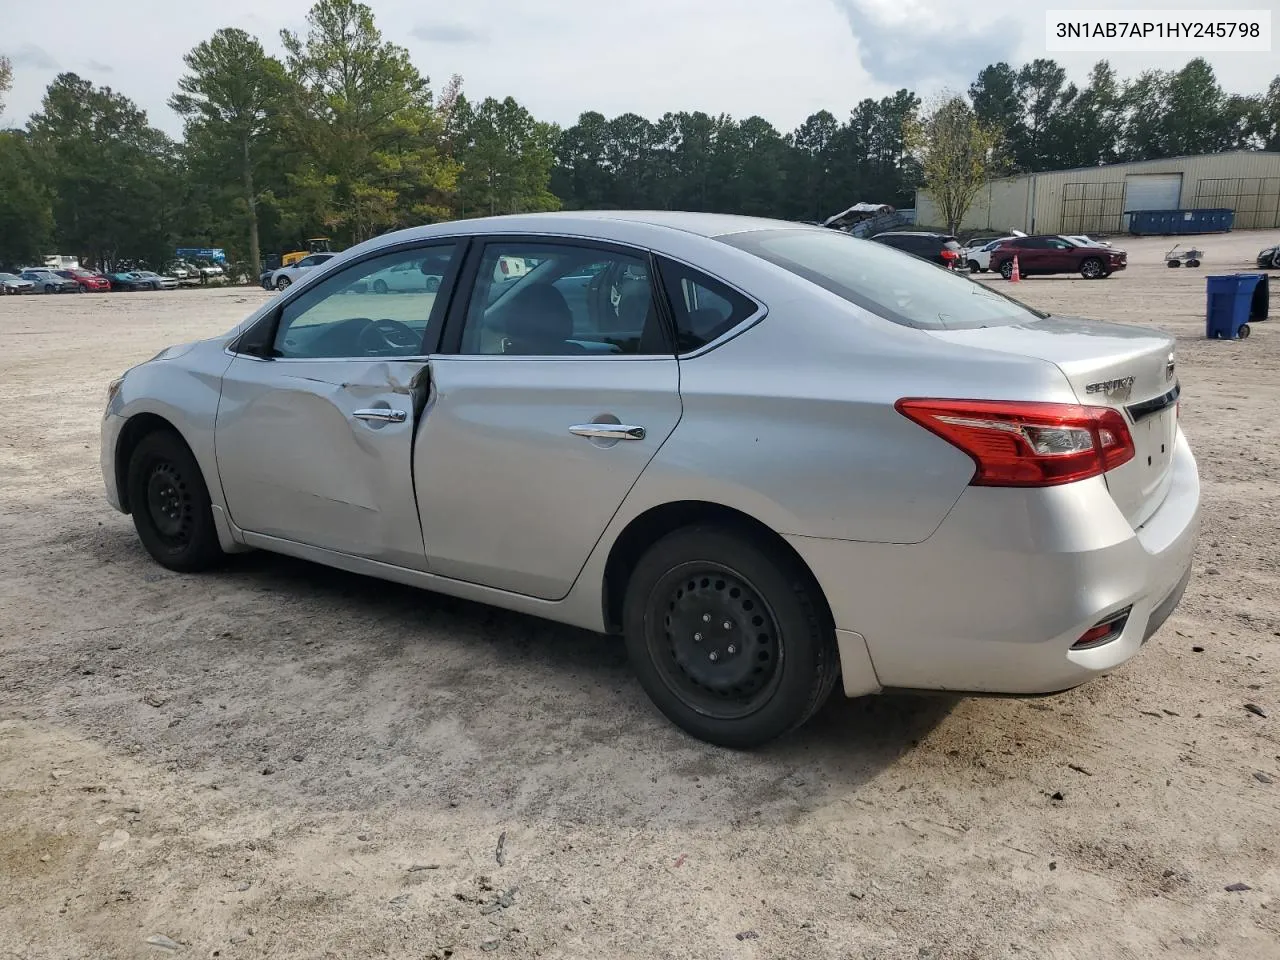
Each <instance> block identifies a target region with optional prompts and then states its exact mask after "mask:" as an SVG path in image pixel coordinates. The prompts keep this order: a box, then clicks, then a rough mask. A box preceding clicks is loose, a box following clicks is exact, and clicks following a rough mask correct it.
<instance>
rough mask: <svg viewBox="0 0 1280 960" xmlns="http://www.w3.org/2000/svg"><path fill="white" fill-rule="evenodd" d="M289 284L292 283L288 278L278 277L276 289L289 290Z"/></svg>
mask: <svg viewBox="0 0 1280 960" xmlns="http://www.w3.org/2000/svg"><path fill="white" fill-rule="evenodd" d="M291 283H293V281H292V280H290V279H289V278H288V277H280V278H279V279H277V280H276V289H277V290H287V289H289V284H291Z"/></svg>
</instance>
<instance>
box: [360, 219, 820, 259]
mask: <svg viewBox="0 0 1280 960" xmlns="http://www.w3.org/2000/svg"><path fill="white" fill-rule="evenodd" d="M825 229H827V228H825V227H815V226H811V225H809V224H804V223H795V222H792V221H789V220H769V219H765V218H763V217H743V216H737V215H735V214H727V213H690V212H687V211H679V210H572V211H567V210H566V211H558V212H555V213H522V214H509V215H506V216H499V217H477V218H475V219H471V220H451V221H447V222H444V223H435V224H431V225H429V226H421V227H410V228H408V229H406V230H399V231H396V232H395V233H389V234H383V235H382V236H380V237H376V238H374V239H373V240H371V241H368V247H367V248H366V249H372V248H374V247H378V246H382V245H383V244H385V243H392V242H404V241H411V240H417V239H430V238H431V237H436V236H459V235H464V234H473V233H504V232H510V233H547V234H564V235H568V236H573V235H583V236H590V237H600V238H604V239H609V238H613V239H618V240H633V241H643V240H645V239H656V238H657V237H659V236H661V235H662V234H669V233H670V232H672V231H678V232H681V233H688V234H695V235H697V236H702V237H708V238H710V237H720V236H725V235H727V234H734V233H748V232H751V231H755V230H808V231H814V230H825ZM360 246H361V247H365V244H361V245H360Z"/></svg>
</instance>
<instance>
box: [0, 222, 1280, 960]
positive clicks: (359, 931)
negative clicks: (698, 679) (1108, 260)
mask: <svg viewBox="0 0 1280 960" xmlns="http://www.w3.org/2000/svg"><path fill="white" fill-rule="evenodd" d="M1277 239H1280V235H1276V234H1241V235H1235V236H1230V237H1208V238H1203V240H1202V245H1203V246H1204V247H1205V248H1207V250H1208V251H1209V253H1208V256H1207V258H1206V267H1205V269H1202V270H1199V271H1192V270H1179V271H1176V272H1175V271H1173V270H1167V269H1165V268H1164V267H1163V266H1162V265H1160V259H1159V255H1160V253H1161V252H1162V251H1163V250H1164V249H1166V248H1167V247H1168V246H1170V245H1171V244H1169V243H1166V242H1164V241H1159V240H1157V241H1129V242H1126V243H1125V244H1124V245H1125V246H1126V247H1127V248H1128V249H1129V250H1130V253H1131V263H1132V266H1131V268H1130V269H1129V270H1128V271H1127V272H1126V273H1124V274H1122V275H1119V276H1117V277H1115V278H1113V279H1110V280H1107V281H1100V282H1092V283H1090V282H1085V281H1082V280H1079V279H1073V278H1046V279H1034V280H1029V281H1026V282H1024V283H1023V284H1022V285H1021V286H1020V287H1018V288H1016V290H1017V292H1018V295H1019V296H1021V297H1023V298H1024V299H1026V300H1027V301H1029V302H1032V303H1035V304H1037V305H1041V306H1048V307H1051V308H1053V309H1055V310H1058V311H1061V312H1073V313H1077V314H1081V315H1084V316H1090V317H1096V318H1105V319H1116V320H1124V321H1131V322H1136V323H1145V324H1152V325H1155V326H1158V327H1160V328H1163V329H1166V330H1169V331H1172V332H1173V333H1175V334H1176V335H1177V336H1178V339H1179V350H1180V354H1181V358H1180V371H1181V377H1182V383H1183V385H1184V388H1185V391H1186V393H1185V400H1184V403H1183V407H1182V419H1183V424H1184V426H1185V428H1186V430H1187V432H1188V433H1189V435H1190V437H1191V441H1192V444H1193V446H1194V448H1195V450H1196V453H1197V454H1198V456H1199V460H1200V466H1201V470H1202V473H1203V476H1204V491H1205V526H1204V534H1203V538H1202V541H1201V546H1200V552H1199V555H1198V558H1197V562H1196V568H1195V575H1194V579H1193V581H1192V584H1191V587H1190V589H1189V590H1188V592H1187V595H1186V599H1185V601H1184V603H1183V605H1182V607H1181V608H1180V610H1179V611H1178V613H1177V615H1176V616H1175V617H1174V618H1173V619H1172V620H1171V621H1170V622H1169V623H1168V624H1167V625H1166V627H1165V628H1164V629H1163V630H1162V631H1161V632H1160V633H1159V634H1158V635H1157V637H1156V639H1155V640H1153V641H1152V644H1151V645H1150V646H1149V647H1148V649H1147V650H1146V651H1145V653H1144V655H1143V656H1141V657H1139V658H1138V659H1137V660H1135V661H1134V662H1132V663H1130V664H1129V665H1127V666H1126V667H1124V668H1123V669H1121V670H1118V671H1117V672H1115V673H1114V674H1113V675H1111V676H1109V677H1106V678H1104V679H1101V680H1099V681H1097V682H1094V683H1092V684H1089V685H1088V686H1086V687H1084V688H1082V689H1079V690H1077V691H1075V692H1073V693H1070V694H1067V695H1064V696H1061V697H1057V698H1053V699H1048V700H1039V701H1036V700H994V699H956V698H925V697H919V698H917V697H906V696H895V697H884V698H873V699H868V700H863V701H856V702H850V701H845V700H843V699H834V700H833V701H832V702H831V704H830V705H829V706H828V707H827V709H826V710H825V711H824V713H823V715H822V716H820V717H819V718H818V721H817V722H815V723H814V724H812V725H811V726H810V727H808V728H807V729H806V730H804V731H802V732H801V733H800V734H799V735H796V736H794V737H792V738H791V739H789V740H787V741H785V742H782V743H778V744H776V745H775V746H773V747H771V748H770V749H768V750H765V751H763V752H760V753H755V754H749V755H741V754H732V753H728V752H725V751H721V750H717V749H714V748H711V747H707V746H703V745H701V744H699V743H696V742H694V741H691V740H689V739H688V738H686V737H684V736H683V735H681V734H680V733H678V732H677V731H676V730H675V729H674V728H672V727H671V726H670V725H668V724H667V723H666V722H665V721H664V720H663V719H661V718H660V717H659V716H658V715H657V714H656V713H655V711H654V710H652V709H651V708H650V707H649V705H648V702H647V700H646V699H645V697H644V696H643V694H642V693H641V691H640V690H639V688H638V687H637V685H636V684H635V683H634V682H633V680H632V679H631V677H630V675H629V673H628V670H627V665H626V662H625V657H624V655H623V652H622V650H621V648H620V646H619V644H618V643H617V642H614V641H611V640H607V639H601V638H598V637H595V636H591V635H587V634H584V633H580V632H575V631H572V630H566V629H563V628H560V627H556V626H552V625H548V624H545V623H541V622H539V621H535V620H531V619H526V618H523V617H519V616H515V615H511V614H506V613H502V612H498V611H494V610H491V609H487V608H484V607H480V606H476V605H472V604H468V603H463V602H459V601H454V600H448V599H442V598H439V597H436V596H433V595H430V594H426V593H420V592H415V591H412V590H409V589H405V588H400V587H397V586H393V585H390V584H386V583H380V582H375V581H370V580H364V579H360V578H356V577H352V576H348V575H345V574H341V573H337V572H333V571H330V570H327V569H324V568H321V567H316V566H311V565H308V564H305V563H301V562H294V561H291V560H286V559H280V558H273V557H270V556H266V555H259V554H253V555H245V556H242V557H237V558H235V559H234V560H233V562H231V563H230V564H229V565H228V567H227V568H226V570H225V571H223V572H220V573H217V574H214V575H206V576H199V577H186V576H178V575H175V574H172V573H169V572H167V571H165V570H163V569H161V568H160V567H158V566H157V565H156V564H154V563H153V562H151V561H150V560H149V559H148V558H147V557H146V556H145V555H144V554H143V551H142V548H141V547H140V546H139V544H138V541H137V539H136V538H135V536H134V533H133V529H132V525H131V522H130V520H129V519H128V518H127V517H123V516H120V515H118V514H115V513H114V512H112V511H111V510H110V509H109V508H108V507H107V505H106V504H105V502H104V501H103V499H102V495H101V488H102V484H101V479H100V477H99V473H98V415H99V411H100V408H101V406H102V403H103V389H104V386H105V384H106V382H107V381H108V380H109V379H110V378H111V377H112V376H114V375H116V374H117V373H119V372H120V371H121V370H123V369H124V368H125V367H127V366H129V365H130V364H133V363H135V362H138V361H140V360H144V359H146V358H147V357H149V356H151V355H152V354H153V353H155V352H156V351H157V350H158V349H160V348H161V347H163V346H164V345H166V344H169V343H172V342H177V341H182V340H187V339H191V338H195V337H201V336H207V335H212V334H214V333H217V332H219V331H221V330H224V329H227V328H229V327H230V326H231V325H233V324H234V322H235V321H236V320H238V319H239V318H240V317H241V316H242V315H243V314H245V313H246V312H247V311H249V310H250V309H251V308H252V307H253V306H254V305H255V304H257V303H259V302H261V300H262V298H263V297H264V296H267V294H265V293H262V292H261V291H245V290H221V291H218V290H197V291H182V292H176V293H153V294H147V293H139V294H111V295H97V296H75V297H73V296H61V297H29V298H23V299H19V298H7V299H3V300H0V371H2V372H3V378H0V401H2V403H3V408H4V410H5V414H4V416H3V417H2V418H0V518H2V523H3V526H2V527H0V529H2V531H3V535H4V536H3V541H4V544H5V547H6V549H5V550H4V552H3V556H0V691H3V693H2V694H0V815H2V816H3V821H2V822H0V879H2V881H3V882H0V956H4V957H12V958H21V960H36V958H41V960H43V958H50V960H52V958H60V960H61V958H79V957H94V958H104V957H106V958H114V957H141V956H152V955H154V956H163V955H166V954H169V955H176V956H200V957H223V958H239V957H267V956H270V957H272V958H273V960H286V958H294V957H361V958H363V957H395V958H432V957H438V958H442V957H445V956H449V955H450V952H451V951H452V956H454V957H457V958H470V957H491V956H492V957H533V956H542V957H582V958H610V960H614V958H616V960H623V958H630V957H670V958H680V960H684V958H717V960H719V958H743V960H751V958H766V957H768V958H776V957H804V958H825V957H836V958H845V957H857V958H862V957H877V958H900V957H901V958H924V957H934V958H942V957H948V958H950V957H964V958H980V960H992V958H1003V957H1033V958H1074V957H1091V958H1099V957H1100V958H1108V960H1111V958H1135V960H1137V958H1141V960H1147V958H1150V957H1152V956H1160V957H1175V958H1176V957H1210V956H1212V957H1231V958H1241V957H1248V958H1266V957H1280V829H1278V828H1277V824H1278V823H1280V686H1278V684H1277V680H1278V679H1280V677H1278V675H1277V664H1278V663H1280V640H1277V638H1278V637H1280V567H1278V563H1280V505H1278V503H1277V499H1276V491H1277V486H1276V482H1275V479H1274V477H1275V475H1276V472H1277V470H1278V469H1280V444H1278V441H1280V425H1277V418H1276V410H1277V409H1278V408H1280V377H1278V375H1277V371H1278V370H1280V325H1274V326H1273V325H1269V324H1260V325H1257V326H1256V327H1255V332H1254V336H1253V337H1252V339H1250V340H1249V341H1247V342H1243V343H1229V342H1207V341H1205V340H1204V339H1202V334H1203V331H1202V324H1203V321H1202V319H1201V318H1202V312H1203V305H1204V293H1203V291H1204V279H1203V278H1204V275H1205V274H1206V273H1210V272H1223V271H1230V270H1237V269H1247V268H1249V266H1250V263H1249V257H1250V256H1251V255H1252V254H1253V253H1254V252H1256V250H1258V249H1259V248H1260V247H1261V246H1263V245H1264V244H1265V243H1274V242H1276V240H1277ZM1274 282H1275V284H1276V286H1277V289H1276V291H1275V293H1274V294H1273V297H1274V298H1275V299H1276V301H1277V302H1276V304H1275V307H1274V308H1273V313H1274V314H1276V315H1277V324H1280V276H1277V277H1275V278H1274ZM922 589H927V584H925V585H922ZM1247 703H1253V704H1257V705H1259V706H1260V707H1261V708H1262V709H1263V710H1264V711H1265V712H1267V713H1268V714H1269V716H1267V717H1265V718H1264V717H1262V716H1258V715H1255V714H1254V713H1252V712H1249V711H1248V710H1246V708H1245V704H1247ZM1238 883H1243V884H1247V885H1248V887H1249V888H1251V889H1248V890H1246V891H1243V892H1228V891H1227V890H1226V889H1225V888H1226V887H1228V886H1229V885H1232V884H1238ZM157 936H158V937H163V938H169V940H161V941H160V945H153V944H149V943H148V942H147V940H148V938H153V937H157Z"/></svg>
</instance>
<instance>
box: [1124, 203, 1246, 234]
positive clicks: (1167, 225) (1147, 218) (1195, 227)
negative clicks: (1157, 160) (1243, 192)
mask: <svg viewBox="0 0 1280 960" xmlns="http://www.w3.org/2000/svg"><path fill="white" fill-rule="evenodd" d="M1125 216H1127V217H1128V218H1129V232H1130V233H1132V234H1134V235H1136V236H1144V235H1145V236H1154V235H1160V234H1162V235H1164V236H1177V235H1180V234H1196V233H1227V232H1229V231H1230V230H1231V228H1232V226H1234V225H1235V220H1236V212H1235V210H1232V209H1230V208H1228V207H1217V208H1213V209H1208V210H1126V211H1125Z"/></svg>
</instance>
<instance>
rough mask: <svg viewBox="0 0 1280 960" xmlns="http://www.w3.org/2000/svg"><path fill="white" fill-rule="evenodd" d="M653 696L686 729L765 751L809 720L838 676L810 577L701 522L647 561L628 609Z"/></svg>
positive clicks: (639, 664)
mask: <svg viewBox="0 0 1280 960" xmlns="http://www.w3.org/2000/svg"><path fill="white" fill-rule="evenodd" d="M623 620H624V624H625V631H626V642H627V650H628V653H629V654H630V658H631V662H632V664H633V665H634V668H635V670H636V673H637V675H638V677H639V679H640V683H641V685H642V686H643V687H644V689H645V692H646V693H648V694H649V697H650V698H651V699H652V700H653V702H654V703H655V704H656V705H657V707H658V709H660V710H661V711H662V712H663V713H664V714H666V716H667V718H668V719H670V720H671V721H672V722H673V723H675V724H676V725H677V726H679V727H680V728H681V729H683V730H685V731H686V732H687V733H689V734H691V735H693V736H695V737H697V738H699V739H701V740H706V741H708V742H709V743H715V744H719V745H721V746H726V747H739V748H749V747H756V746H760V745H761V744H764V743H767V742H768V741H770V740H773V739H774V738H776V737H779V736H781V735H782V734H784V733H786V732H788V731H789V730H792V729H794V728H796V727H798V726H800V725H801V724H803V723H804V722H805V721H806V720H808V719H809V718H810V717H811V716H812V715H813V714H814V713H815V712H816V711H817V710H818V708H819V707H821V706H822V704H823V703H824V702H825V701H826V699H827V697H828V695H829V694H830V693H831V689H832V687H833V686H834V684H835V681H836V676H837V674H838V672H839V658H838V656H837V652H836V644H835V630H834V628H833V627H832V625H831V623H830V618H829V615H828V613H827V611H826V606H825V604H824V602H823V599H822V597H821V594H820V592H819V590H818V587H817V585H816V584H815V583H814V582H813V580H812V578H811V577H810V576H809V575H808V573H807V571H805V570H804V569H803V568H801V567H800V565H799V564H798V563H797V562H796V561H795V560H794V559H792V558H790V557H788V556H786V555H785V554H782V553H781V552H780V551H779V550H777V549H776V548H773V547H771V546H769V545H765V544H763V543H761V542H760V540H759V538H757V537H753V536H750V535H748V534H745V533H740V532H737V531H735V530H731V529H727V528H722V527H713V526H703V527H689V528H686V529H683V530H678V531H676V532H675V533H672V534H669V535H668V536H666V537H664V538H663V539H662V540H660V541H658V542H657V543H656V544H654V545H653V546H652V547H651V548H650V549H649V551H648V552H647V553H646V554H645V555H644V556H643V557H642V558H641V559H640V561H639V563H638V564H637V565H636V567H635V570H634V571H633V572H632V574H631V579H630V581H629V582H628V585H627V595H626V600H625V605H624V610H623Z"/></svg>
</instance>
